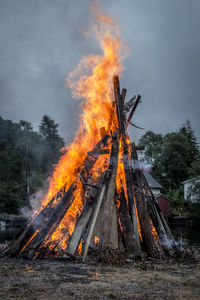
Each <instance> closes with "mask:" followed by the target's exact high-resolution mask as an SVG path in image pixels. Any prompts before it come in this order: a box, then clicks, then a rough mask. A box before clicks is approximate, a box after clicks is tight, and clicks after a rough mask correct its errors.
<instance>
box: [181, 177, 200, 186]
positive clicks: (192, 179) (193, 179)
mask: <svg viewBox="0 0 200 300" xmlns="http://www.w3.org/2000/svg"><path fill="white" fill-rule="evenodd" d="M198 179H200V176H197V177H194V178H191V179H188V180H185V181H183V182H181V183H182V184H185V183H188V182H192V181H195V180H198Z"/></svg>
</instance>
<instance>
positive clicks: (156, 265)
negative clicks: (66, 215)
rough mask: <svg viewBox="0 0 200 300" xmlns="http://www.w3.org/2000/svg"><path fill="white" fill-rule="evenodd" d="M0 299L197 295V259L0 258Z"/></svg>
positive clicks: (199, 267)
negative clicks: (111, 261) (85, 261)
mask: <svg viewBox="0 0 200 300" xmlns="http://www.w3.org/2000/svg"><path fill="white" fill-rule="evenodd" d="M0 285H1V288H0V299H1V300H4V299H6V300H7V299H48V300H49V299H50V300H51V299H53V300H56V299H102V300H106V299H142V300H145V299H154V300H156V299H159V300H163V299H168V300H170V299H185V300H186V299H190V300H193V299H200V262H199V261H196V262H195V261H191V262H188V261H187V262H185V261H182V262H180V261H179V262H175V261H168V262H162V261H159V260H155V261H138V262H133V261H128V262H126V263H123V264H122V265H118V266H113V265H108V264H107V265H106V264H100V263H96V264H94V263H93V264H83V263H76V262H72V261H70V262H69V261H65V260H62V261H56V260H38V261H30V260H24V259H13V258H12V259H11V258H5V257H0Z"/></svg>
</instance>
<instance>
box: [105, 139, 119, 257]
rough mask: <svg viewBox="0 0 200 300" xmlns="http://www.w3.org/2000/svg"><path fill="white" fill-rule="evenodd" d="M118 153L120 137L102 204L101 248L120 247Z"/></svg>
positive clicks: (112, 159)
mask: <svg viewBox="0 0 200 300" xmlns="http://www.w3.org/2000/svg"><path fill="white" fill-rule="evenodd" d="M118 153H119V142H118V138H117V139H116V140H115V141H114V142H113V144H112V149H111V155H110V165H109V168H108V170H109V172H110V174H111V175H110V178H109V182H108V185H107V189H106V196H105V199H104V201H103V203H102V205H101V214H103V216H102V220H101V221H102V223H101V224H102V229H101V231H102V242H101V250H102V251H104V250H105V249H109V248H110V249H112V250H113V249H118V225H117V210H116V205H115V203H114V199H115V190H116V175H117V166H118Z"/></svg>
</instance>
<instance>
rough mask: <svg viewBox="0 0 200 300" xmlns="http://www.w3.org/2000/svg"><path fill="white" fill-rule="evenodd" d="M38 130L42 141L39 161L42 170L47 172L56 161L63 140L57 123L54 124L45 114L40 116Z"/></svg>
mask: <svg viewBox="0 0 200 300" xmlns="http://www.w3.org/2000/svg"><path fill="white" fill-rule="evenodd" d="M39 132H40V135H41V137H42V140H43V143H44V149H43V155H42V162H41V163H42V167H43V170H44V171H45V172H46V173H47V172H48V171H51V170H52V167H53V164H55V163H56V162H57V161H58V159H59V157H60V149H61V148H62V147H63V146H64V141H63V139H62V138H61V137H60V135H59V134H58V124H55V122H54V120H53V119H52V118H50V117H49V116H47V115H44V116H43V117H42V120H41V124H40V126H39Z"/></svg>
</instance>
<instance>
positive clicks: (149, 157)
mask: <svg viewBox="0 0 200 300" xmlns="http://www.w3.org/2000/svg"><path fill="white" fill-rule="evenodd" d="M139 143H140V144H144V145H145V152H144V158H143V159H144V160H145V161H146V162H147V163H150V164H152V166H153V167H154V171H153V175H154V176H155V177H156V179H157V180H159V181H160V183H161V184H162V185H163V186H164V187H165V188H166V189H167V190H168V189H169V188H171V189H178V188H179V187H180V186H181V182H182V181H184V180H186V179H188V178H189V177H191V176H192V174H193V175H194V174H196V176H197V175H199V174H197V173H198V172H199V170H200V156H199V148H198V143H197V139H196V137H195V135H194V131H193V130H192V127H191V124H190V122H189V121H187V122H186V124H185V125H183V126H182V127H181V128H180V130H178V131H177V132H171V133H168V134H166V135H164V136H162V135H160V134H156V133H154V132H152V131H148V132H146V133H145V134H144V135H143V136H142V137H141V139H140V141H139Z"/></svg>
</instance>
